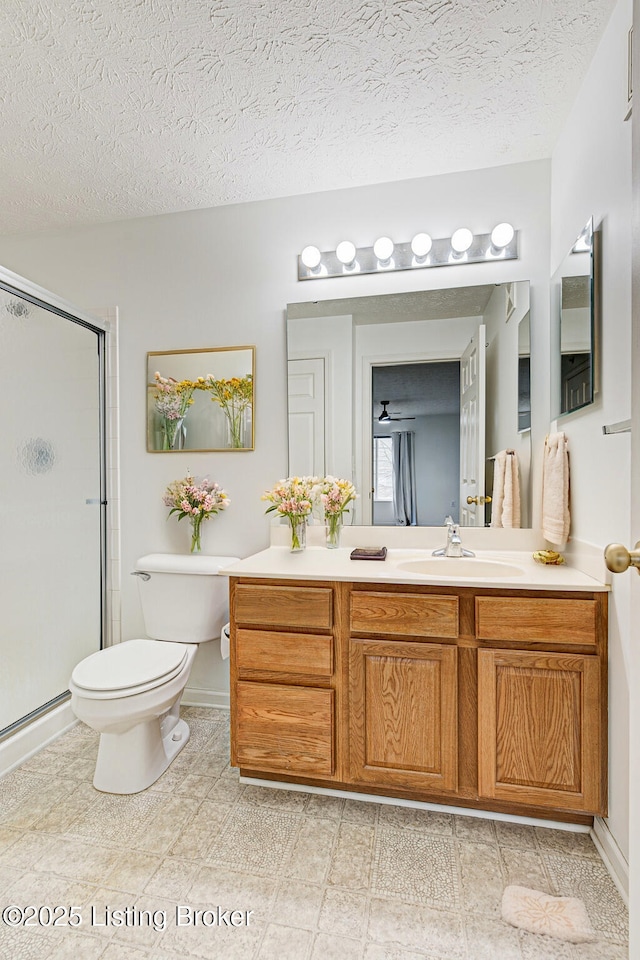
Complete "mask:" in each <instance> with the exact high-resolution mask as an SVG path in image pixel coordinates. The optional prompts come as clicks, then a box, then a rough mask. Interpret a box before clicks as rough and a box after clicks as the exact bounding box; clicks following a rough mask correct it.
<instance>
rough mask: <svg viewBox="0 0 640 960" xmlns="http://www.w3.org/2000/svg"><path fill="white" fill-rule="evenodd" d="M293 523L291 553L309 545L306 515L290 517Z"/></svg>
mask: <svg viewBox="0 0 640 960" xmlns="http://www.w3.org/2000/svg"><path fill="white" fill-rule="evenodd" d="M289 523H290V525H291V553H299V552H300V551H301V550H304V548H305V547H306V545H307V519H306V517H289Z"/></svg>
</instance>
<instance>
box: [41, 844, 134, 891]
mask: <svg viewBox="0 0 640 960" xmlns="http://www.w3.org/2000/svg"><path fill="white" fill-rule="evenodd" d="M117 860H118V852H117V851H116V850H113V849H112V848H110V847H100V846H98V845H97V844H95V843H83V842H81V841H78V840H67V839H66V838H60V839H58V840H57V841H56V843H55V845H54V846H51V845H50V846H49V849H48V851H47V852H46V853H45V854H43V855H42V856H41V857H40V858H39V859H38V860H37V861H36V863H35V869H36V870H38V871H41V872H43V873H53V874H56V875H57V876H60V877H68V878H70V879H72V880H87V881H89V882H92V883H100V882H101V881H102V879H103V877H105V876H107V875H108V874H109V873H110V872H111V871H112V870H113V867H114V866H115V864H116V863H117Z"/></svg>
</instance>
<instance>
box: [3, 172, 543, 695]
mask: <svg viewBox="0 0 640 960" xmlns="http://www.w3.org/2000/svg"><path fill="white" fill-rule="evenodd" d="M548 209H549V163H548V162H547V161H538V162H534V163H524V164H515V165H510V166H503V167H496V168H491V169H486V170H478V171H474V172H471V173H460V174H452V175H449V176H441V177H433V178H425V179H420V180H412V181H403V182H399V183H391V184H383V185H379V186H373V187H364V188H359V189H350V190H343V191H335V192H330V193H323V194H314V195H309V196H304V197H294V198H288V199H283V200H276V201H269V202H261V203H250V204H243V205H238V206H229V207H221V208H217V209H213V210H199V211H192V212H189V213H180V214H172V215H168V216H158V217H149V218H143V219H139V220H133V221H126V222H118V223H111V224H106V225H98V226H94V227H83V228H77V229H68V230H64V231H60V232H56V233H50V234H42V235H38V236H33V237H25V238H22V239H20V238H11V239H8V238H5V239H0V263H1V264H3V265H4V266H6V267H8V268H10V269H12V270H14V271H15V272H17V273H19V274H22V275H23V276H27V277H29V278H31V279H33V280H35V281H37V282H38V283H39V284H40V285H42V286H44V287H46V288H48V289H51V290H53V291H55V292H57V293H59V294H60V295H61V296H63V297H65V298H67V299H69V300H71V301H73V302H75V303H77V304H78V305H80V306H85V307H87V308H89V307H97V306H102V305H104V306H109V305H117V306H118V307H119V308H120V314H119V315H120V378H121V383H120V386H121V391H120V400H121V462H122V488H121V489H122V505H121V506H122V517H121V524H122V570H123V577H122V580H123V591H122V635H123V637H124V638H127V637H132V636H135V635H136V634H138V635H139V634H141V633H142V630H143V624H142V619H141V615H140V612H139V607H138V600H137V595H136V590H135V582H134V578H133V577H129V576H128V571H130V570H132V569H133V566H134V563H135V560H136V558H137V557H138V556H141V555H142V554H145V553H148V552H150V551H178V552H179V551H185V550H187V549H188V543H189V530H188V527H187V526H186V525H185V523H184V522H183V523H181V524H178V523H176V521H175V520H174V519H171V520H167V510H166V508H165V507H164V505H163V504H162V494H163V492H164V489H165V486H166V485H167V483H169V482H170V481H171V480H174V479H176V478H178V477H180V476H183V475H184V473H185V471H186V470H187V469H190V470H191V471H193V472H194V473H195V474H203V473H208V474H209V475H210V476H211V477H212V478H213V479H215V480H217V481H218V482H219V483H220V484H222V486H223V487H224V488H225V490H227V492H228V494H229V496H230V498H231V500H232V505H231V507H230V508H229V509H228V510H227V511H225V512H224V513H223V514H221V515H220V516H219V517H217V518H216V519H214V520H211V521H209V523H208V524H207V525H205V528H204V542H203V545H204V549H205V551H206V552H208V553H216V554H225V553H226V554H231V555H239V556H246V555H248V554H250V553H252V552H254V551H256V550H258V549H261V548H262V547H264V546H265V545H266V543H267V539H268V521H267V519H265V517H264V507H265V504H264V503H263V502H261V500H260V495H261V493H262V492H263V490H264V489H265V488H266V487H268V486H270V485H271V484H272V483H273V482H274V481H276V480H277V479H279V478H280V477H281V476H283V474H284V472H286V468H287V467H286V465H287V416H286V392H287V391H286V350H285V316H284V311H285V306H286V304H287V303H289V302H306V301H307V300H309V298H310V297H311V296H313V298H314V299H318V300H321V299H326V298H335V297H353V296H367V295H373V294H379V293H396V292H405V291H411V290H420V289H439V288H442V287H446V286H466V285H468V284H475V283H492V282H505V281H513V280H521V279H529V280H531V299H532V318H533V328H534V344H533V350H534V360H533V370H534V373H533V376H534V378H535V376H536V370H537V372H538V376H539V377H541V378H542V379H543V380H544V378H545V377H547V373H546V371H547V369H548V355H545V352H544V343H545V333H544V331H546V329H547V327H548V299H549V286H548V276H549V222H548ZM502 220H508V221H510V222H512V223H513V224H514V226H515V227H516V228H517V229H518V230H519V231H520V237H521V254H520V259H519V260H513V261H509V262H507V263H502V262H491V263H480V264H469V265H465V266H464V267H441V268H438V269H435V270H428V269H427V270H420V271H405V272H399V273H395V274H393V275H390V274H384V275H370V276H354V277H345V278H339V279H324V280H317V281H316V280H314V281H307V282H306V283H305V284H300V283H299V282H298V281H297V279H296V277H297V255H298V253H299V251H300V250H301V249H302V248H303V247H304V246H305V245H306V244H307V243H316V244H318V245H319V246H320V247H321V248H322V249H332V248H335V244H336V242H337V241H339V240H340V239H342V238H343V237H344V236H349V237H350V238H351V239H352V240H353V241H354V242H355V243H356V244H359V245H362V246H364V245H369V244H370V243H371V241H372V238H374V237H375V236H378V235H380V234H381V233H385V234H389V235H390V236H392V237H395V238H397V239H398V240H399V241H401V240H408V239H410V238H411V236H413V234H414V233H416V232H418V230H424V229H426V230H428V231H429V232H430V233H432V235H433V236H434V237H446V236H450V235H451V233H452V231H453V230H454V229H455V228H457V227H459V226H460V225H461V224H463V223H464V224H467V225H468V226H469V227H470V229H472V230H474V231H477V232H486V231H487V230H490V229H491V227H492V226H493V225H494V224H495V223H497V222H499V221H502ZM537 327H539V329H540V331H541V333H540V334H539V335H538V337H537V344H538V348H539V350H540V356H539V357H536V356H535V351H536V338H535V331H536V328H537ZM234 344H242V345H246V344H255V345H256V347H257V352H256V394H255V396H256V411H255V451H253V452H240V453H233V452H225V453H210V454H206V453H197V454H196V453H171V454H165V455H160V454H148V453H147V452H146V443H145V379H146V353H147V351H148V350H172V349H188V348H203V347H204V348H206V347H215V346H230V345H234ZM536 403H537V404H538V409H537V412H536V421H535V422H534V430H537V441H538V443H539V444H541V442H542V441H543V439H544V435H545V433H546V431H547V429H548V384H547V386H546V387H545V386H541V389H540V390H539V391H538V394H537V396H535V395H534V406H535V404H536ZM534 436H535V434H534ZM193 676H194V683H195V684H196V685H197V686H199V687H202V688H206V689H208V690H210V691H211V695H212V697H214V698H215V696H218V695H224V692H225V691H226V690H228V668H227V665H226V664H225V663H222V662H221V661H220V659H219V655H218V653H217V651H216V650H215V649H214V648H213V645H212V647H211V648H209V649H205V650H202V651H200V653H199V655H198V658H197V660H196V667H195V671H194V674H193Z"/></svg>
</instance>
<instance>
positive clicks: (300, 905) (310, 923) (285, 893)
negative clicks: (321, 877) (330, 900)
mask: <svg viewBox="0 0 640 960" xmlns="http://www.w3.org/2000/svg"><path fill="white" fill-rule="evenodd" d="M323 896H324V887H323V886H321V885H320V884H314V883H305V882H304V881H302V880H282V881H281V882H280V885H279V887H278V892H277V894H276V898H275V901H274V904H273V907H272V915H273V919H274V921H275V922H276V923H279V924H283V925H290V926H292V927H301V928H302V929H303V930H315V929H316V927H317V926H318V918H319V916H320V910H321V908H322V900H323Z"/></svg>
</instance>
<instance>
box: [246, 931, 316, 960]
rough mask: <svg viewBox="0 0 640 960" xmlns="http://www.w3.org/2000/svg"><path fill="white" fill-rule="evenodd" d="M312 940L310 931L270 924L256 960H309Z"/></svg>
mask: <svg viewBox="0 0 640 960" xmlns="http://www.w3.org/2000/svg"><path fill="white" fill-rule="evenodd" d="M312 939H313V937H312V934H311V933H310V932H309V931H308V930H300V929H297V928H295V927H283V926H279V925H278V924H275V923H270V924H269V926H268V927H267V929H266V930H265V933H264V937H263V939H262V943H261V944H260V949H259V950H258V952H257V954H256V960H307V957H308V956H309V953H310V951H311V943H312Z"/></svg>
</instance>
